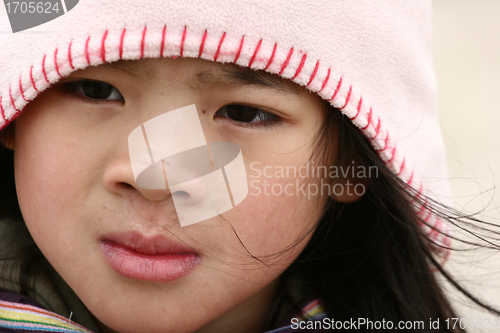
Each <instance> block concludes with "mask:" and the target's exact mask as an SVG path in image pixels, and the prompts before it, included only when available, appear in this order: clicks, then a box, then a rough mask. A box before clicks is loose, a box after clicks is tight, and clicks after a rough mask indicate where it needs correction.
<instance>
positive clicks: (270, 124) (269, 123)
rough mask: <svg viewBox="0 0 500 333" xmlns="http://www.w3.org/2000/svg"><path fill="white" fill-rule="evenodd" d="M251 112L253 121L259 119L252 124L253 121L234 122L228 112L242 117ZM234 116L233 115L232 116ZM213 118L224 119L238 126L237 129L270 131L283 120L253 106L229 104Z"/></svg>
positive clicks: (281, 123)
mask: <svg viewBox="0 0 500 333" xmlns="http://www.w3.org/2000/svg"><path fill="white" fill-rule="evenodd" d="M248 111H250V112H253V113H255V116H254V119H255V118H260V120H259V121H257V122H254V121H253V119H252V121H241V120H236V119H233V118H231V117H230V116H229V114H228V112H233V113H234V112H236V113H238V112H239V113H240V115H243V113H244V112H248ZM233 116H234V114H233ZM214 117H216V118H222V117H224V118H226V119H227V120H226V121H229V122H231V123H232V124H234V125H236V126H239V127H247V128H267V129H272V128H276V127H278V126H280V125H283V120H282V119H281V118H280V117H278V116H276V115H275V114H272V113H269V112H266V111H264V110H262V109H260V108H258V107H253V106H248V105H244V104H229V105H225V106H223V107H222V108H220V109H219V110H217V112H216V113H215V115H214Z"/></svg>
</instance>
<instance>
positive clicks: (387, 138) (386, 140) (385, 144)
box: [370, 108, 389, 152]
mask: <svg viewBox="0 0 500 333" xmlns="http://www.w3.org/2000/svg"><path fill="white" fill-rule="evenodd" d="M370 110H371V108H370ZM388 141H389V133H387V135H386V136H385V140H384V148H382V149H380V151H381V152H383V151H385V150H386V149H387V144H388Z"/></svg>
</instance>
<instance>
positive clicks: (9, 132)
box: [0, 122, 16, 150]
mask: <svg viewBox="0 0 500 333" xmlns="http://www.w3.org/2000/svg"><path fill="white" fill-rule="evenodd" d="M15 127H16V126H15V125H14V122H12V123H10V124H9V125H8V126H7V127H6V128H4V129H3V130H2V131H1V132H0V143H1V144H2V145H4V146H5V147H6V148H8V149H10V150H14V143H15V137H16V136H15Z"/></svg>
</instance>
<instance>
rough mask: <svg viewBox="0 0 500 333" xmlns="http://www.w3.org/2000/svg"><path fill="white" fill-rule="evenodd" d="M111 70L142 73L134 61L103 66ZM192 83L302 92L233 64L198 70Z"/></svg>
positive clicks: (296, 87) (260, 73)
mask: <svg viewBox="0 0 500 333" xmlns="http://www.w3.org/2000/svg"><path fill="white" fill-rule="evenodd" d="M103 67H106V68H108V69H111V70H113V69H114V70H119V71H122V72H125V73H128V74H130V75H133V76H138V75H141V74H146V73H143V70H142V69H141V68H140V66H139V64H138V63H137V62H136V61H127V60H119V61H115V62H111V63H106V64H104V65H103ZM194 81H195V83H196V84H201V85H224V86H228V87H244V86H255V87H257V88H265V89H267V88H270V89H273V90H275V91H277V92H280V93H286V94H291V95H296V96H301V95H302V94H303V90H302V89H301V88H300V86H299V85H297V84H295V83H293V82H292V81H289V80H287V79H284V78H282V77H279V76H277V75H274V74H270V73H267V72H264V71H262V70H253V69H251V68H248V67H241V66H238V65H235V64H225V65H223V66H220V68H218V69H208V70H199V71H197V72H196V74H195V77H194Z"/></svg>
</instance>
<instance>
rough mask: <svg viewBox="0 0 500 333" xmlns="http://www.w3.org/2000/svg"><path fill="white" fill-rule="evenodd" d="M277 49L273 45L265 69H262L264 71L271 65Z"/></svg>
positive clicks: (275, 45) (276, 45)
mask: <svg viewBox="0 0 500 333" xmlns="http://www.w3.org/2000/svg"><path fill="white" fill-rule="evenodd" d="M277 47H278V44H276V43H274V47H273V52H272V53H271V58H269V61H268V62H267V65H266V67H264V70H266V69H268V68H269V66H271V64H272V63H273V60H274V55H275V54H276V48H277Z"/></svg>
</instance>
